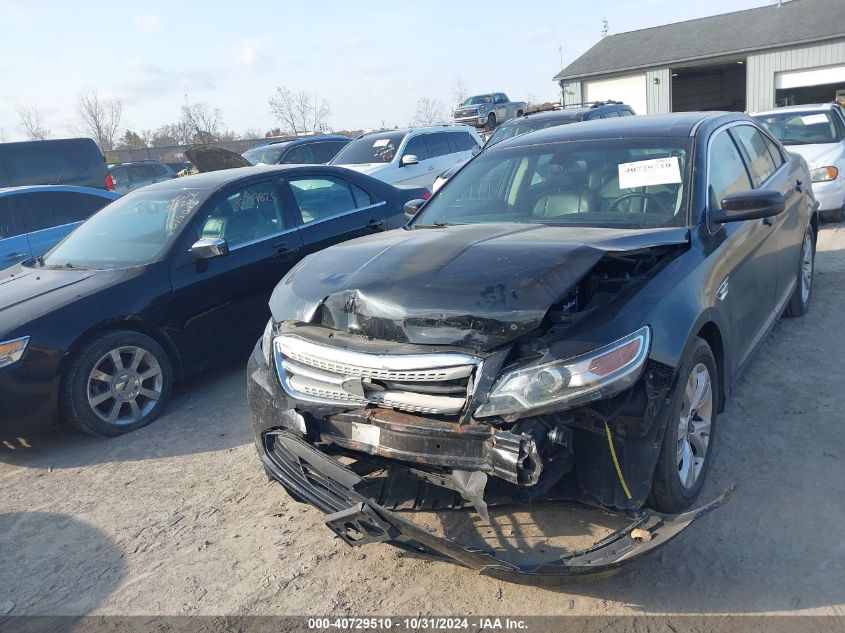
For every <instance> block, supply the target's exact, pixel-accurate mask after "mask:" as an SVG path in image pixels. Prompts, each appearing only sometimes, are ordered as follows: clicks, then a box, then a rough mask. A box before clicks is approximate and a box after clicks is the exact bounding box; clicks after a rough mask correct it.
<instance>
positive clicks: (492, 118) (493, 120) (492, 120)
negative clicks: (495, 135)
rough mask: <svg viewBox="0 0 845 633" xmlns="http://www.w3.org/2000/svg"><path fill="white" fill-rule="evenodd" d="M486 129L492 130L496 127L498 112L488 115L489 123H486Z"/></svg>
mask: <svg viewBox="0 0 845 633" xmlns="http://www.w3.org/2000/svg"><path fill="white" fill-rule="evenodd" d="M484 129H485V130H487V131H488V132H492V131H493V130H495V129H496V113H495V112H491V113H490V114H488V115H487V123H486V124H485V125H484Z"/></svg>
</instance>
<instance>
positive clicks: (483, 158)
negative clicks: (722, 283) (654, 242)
mask: <svg viewBox="0 0 845 633" xmlns="http://www.w3.org/2000/svg"><path fill="white" fill-rule="evenodd" d="M688 150H689V148H688V142H687V141H677V140H675V139H667V140H662V139H651V138H643V139H607V140H593V141H573V142H561V143H548V144H542V145H529V146H522V147H513V148H505V149H499V150H496V149H494V150H491V151H489V152H484V153H483V154H481V155H480V156H478V157H477V158H475V159H474V160H473V161H472V162H470V163H469V164H467V166H466V167H464V168H463V169H461V170H460V171H459V172H458V173H457V174H456V175H455V177H454V178H452V179H451V180H449V181H448V182H447V183H446V184H445V185H444V186H443V188H442V189H441V190H440V191H438V193H437V195H435V196H434V197H433V198H432V199H431V200H430V201H429V203H428V204H427V205H426V206H425V207H423V209H422V211H421V212H420V214H419V215H418V216H417V218H416V219H415V221H414V226H415V227H421V226H424V227H427V226H442V225H449V224H477V223H486V222H518V223H525V222H529V223H536V224H550V225H565V226H593V227H619V228H656V227H668V226H685V225H686V222H687V217H686V216H687V214H686V211H685V210H686V196H687V187H685V186H684V184H685V182H686V181H687V180H688V175H687V172H688V165H687V156H688Z"/></svg>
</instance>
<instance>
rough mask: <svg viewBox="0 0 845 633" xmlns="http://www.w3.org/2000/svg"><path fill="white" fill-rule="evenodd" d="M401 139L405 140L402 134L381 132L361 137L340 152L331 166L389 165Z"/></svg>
mask: <svg viewBox="0 0 845 633" xmlns="http://www.w3.org/2000/svg"><path fill="white" fill-rule="evenodd" d="M403 138H405V133H404V132H382V133H379V134H368V135H367V136H362V137H361V138H357V139H355V140H354V141H352V142H350V143H349V144H348V145H347V146H346V147H344V148H343V149H342V150H340V152H338V154H337V156H335V157H334V159H333V160H332V162H331V164H332V165H363V164H366V163H389V162H390V161H392V160H393V159H394V158H395V156H396V151H397V150H398V149H399V145H400V144H401V143H402V139H403Z"/></svg>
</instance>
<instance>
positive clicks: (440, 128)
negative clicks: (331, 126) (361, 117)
mask: <svg viewBox="0 0 845 633" xmlns="http://www.w3.org/2000/svg"><path fill="white" fill-rule="evenodd" d="M473 129H474V128H473V127H472V126H471V125H466V124H464V123H444V124H443V125H424V126H421V127H405V128H399V129H396V130H376V131H374V132H364V133H363V134H361V135H360V136H358V137H356V138H355V140H356V141H357V140H358V139H359V138H374V137H376V136H380V135H383V136H391V135H394V134H401V135H402V136H407V135H408V134H422V133H428V132H444V131H446V132H467V131H469V130H473Z"/></svg>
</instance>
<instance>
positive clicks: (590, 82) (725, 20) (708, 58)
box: [554, 0, 845, 114]
mask: <svg viewBox="0 0 845 633" xmlns="http://www.w3.org/2000/svg"><path fill="white" fill-rule="evenodd" d="M554 79H555V81H557V82H558V83H559V84H560V87H561V91H562V96H563V102H564V105H575V104H578V103H585V102H589V101H603V100H607V99H615V100H618V101H624V102H625V103H628V104H630V105H632V106H633V107H634V109H635V110H636V112H637V114H646V113H648V114H657V113H665V112H682V111H690V110H734V111H746V112H755V111H759V110H767V109H770V108H772V107H776V106H784V105H795V104H804V103H820V102H829V101H833V100H834V99H835V98H836V97H837V96H838V95H845V0H790V1H785V0H784V1H783V2H782V3H780V4H774V3H773V4H772V5H771V6H765V7H760V8H757V9H749V10H747V11H737V12H736V13H727V14H724V15H716V16H712V17H709V18H701V19H698V20H689V21H687V22H678V23H677V24H667V25H665V26H658V27H654V28H650V29H643V30H640V31H631V32H628V33H619V34H616V35H608V36H606V37H603V38H602V39H601V40H600V41H599V42H598V43H597V44H596V45H595V46H593V47H592V48H591V49H590V50H588V51H587V52H586V53H584V54H583V55H581V57H579V58H578V59H576V60H575V61H574V62H572V63H571V64H570V65H569V66H567V67H566V68H564V69H563V70H562V71H561V72H559V73H558V74H557V75H556V76H555V78H554Z"/></svg>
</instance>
